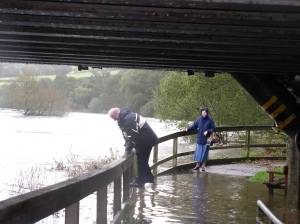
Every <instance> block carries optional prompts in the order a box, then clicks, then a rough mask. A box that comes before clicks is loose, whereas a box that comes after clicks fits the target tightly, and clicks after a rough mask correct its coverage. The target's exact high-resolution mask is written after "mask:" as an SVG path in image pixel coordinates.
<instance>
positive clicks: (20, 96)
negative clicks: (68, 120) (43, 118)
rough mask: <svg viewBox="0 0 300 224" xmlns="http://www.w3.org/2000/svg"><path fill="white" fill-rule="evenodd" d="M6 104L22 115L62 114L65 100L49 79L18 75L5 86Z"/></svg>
mask: <svg viewBox="0 0 300 224" xmlns="http://www.w3.org/2000/svg"><path fill="white" fill-rule="evenodd" d="M7 94H8V95H7V96H9V97H8V98H7V104H8V105H9V107H11V108H15V109H19V110H22V111H23V113H24V115H62V114H63V113H64V112H65V110H66V105H67V103H66V100H65V98H64V97H63V96H62V95H61V94H60V93H59V91H58V90H57V89H56V88H55V87H54V86H53V84H52V82H51V81H50V80H40V81H37V80H36V79H35V78H34V77H33V76H30V75H24V76H20V77H18V79H17V80H15V81H14V82H13V83H12V84H11V85H10V86H9V87H8V88H7Z"/></svg>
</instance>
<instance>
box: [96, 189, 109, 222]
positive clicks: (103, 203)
mask: <svg viewBox="0 0 300 224" xmlns="http://www.w3.org/2000/svg"><path fill="white" fill-rule="evenodd" d="M96 224H107V186H104V187H102V188H100V189H99V190H98V191H97V218H96Z"/></svg>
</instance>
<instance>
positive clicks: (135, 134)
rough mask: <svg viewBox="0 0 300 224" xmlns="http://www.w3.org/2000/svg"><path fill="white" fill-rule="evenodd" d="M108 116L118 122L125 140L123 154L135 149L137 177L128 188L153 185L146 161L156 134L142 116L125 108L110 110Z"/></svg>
mask: <svg viewBox="0 0 300 224" xmlns="http://www.w3.org/2000/svg"><path fill="white" fill-rule="evenodd" d="M108 115H109V116H110V117H111V118H112V119H113V120H115V121H117V122H118V125H119V127H120V129H121V131H122V134H123V137H124V139H125V152H127V153H130V152H131V151H132V149H133V148H135V149H136V155H137V162H138V176H137V178H136V179H135V180H134V181H133V182H132V183H131V184H130V186H132V187H143V186H144V184H145V183H153V182H154V177H153V174H152V173H151V170H150V167H149V164H148V161H149V157H150V153H151V149H152V147H153V146H154V145H156V144H157V142H158V138H157V136H156V134H155V133H154V131H153V130H152V128H151V127H150V125H149V124H148V123H147V122H146V120H145V119H144V118H143V117H142V116H140V115H139V114H137V113H133V112H131V111H129V110H128V109H127V108H122V109H120V108H117V107H116V108H111V109H110V110H109V111H108Z"/></svg>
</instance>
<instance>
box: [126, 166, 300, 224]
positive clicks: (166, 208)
mask: <svg viewBox="0 0 300 224" xmlns="http://www.w3.org/2000/svg"><path fill="white" fill-rule="evenodd" d="M133 193H134V199H135V200H133V201H132V202H131V204H130V207H129V210H128V212H127V215H126V218H125V220H124V221H123V223H125V224H129V223H130V224H132V223H145V224H147V223H157V224H160V223H200V224H214V223H216V224H217V223H222V224H227V223H232V224H235V223H237V224H240V223H249V224H250V223H255V218H256V215H257V206H256V202H257V200H258V199H259V200H262V201H263V202H264V203H265V204H266V205H267V206H268V207H269V208H270V209H271V210H272V211H273V212H274V214H275V215H276V216H277V217H278V218H279V219H280V220H282V221H284V222H285V223H298V222H297V221H296V219H295V218H293V216H291V215H287V211H286V209H284V206H283V205H284V204H285V203H284V201H285V197H284V192H283V190H275V194H274V196H273V197H271V196H269V195H268V191H267V188H266V187H265V186H264V185H263V184H261V183H252V182H249V181H248V180H247V177H241V176H231V175H222V174H214V173H206V172H204V173H193V172H191V171H186V172H184V173H178V174H175V175H169V176H161V177H158V178H157V180H156V183H155V184H147V185H146V186H145V188H142V189H136V190H134V192H133Z"/></svg>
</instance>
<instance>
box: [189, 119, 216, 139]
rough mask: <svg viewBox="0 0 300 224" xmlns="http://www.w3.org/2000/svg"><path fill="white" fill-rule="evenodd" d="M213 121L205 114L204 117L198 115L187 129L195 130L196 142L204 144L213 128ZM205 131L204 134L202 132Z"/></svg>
mask: <svg viewBox="0 0 300 224" xmlns="http://www.w3.org/2000/svg"><path fill="white" fill-rule="evenodd" d="M215 128H216V126H215V122H214V121H213V120H212V118H211V117H210V116H209V115H207V116H206V117H202V116H200V117H198V118H197V120H196V121H195V122H194V123H193V125H192V126H190V127H188V129H187V131H188V132H189V131H193V130H197V144H199V145H205V144H206V143H207V138H208V136H210V134H211V133H212V132H213V131H214V130H215ZM205 131H207V132H208V134H207V136H205V135H204V132H205Z"/></svg>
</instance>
